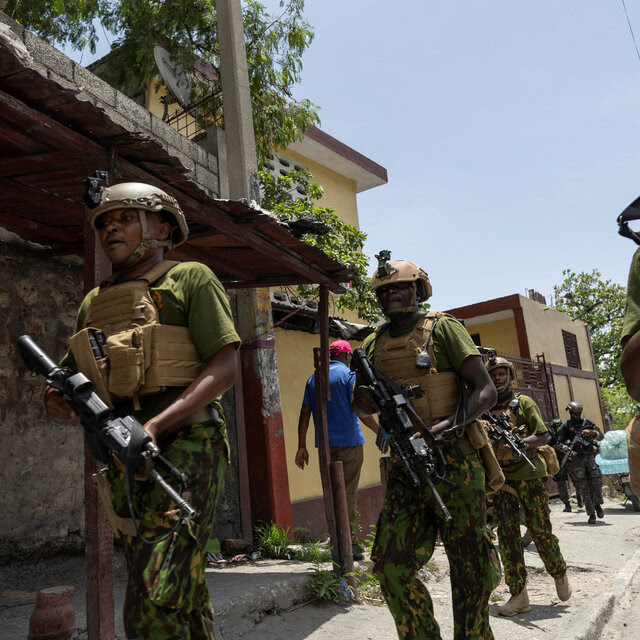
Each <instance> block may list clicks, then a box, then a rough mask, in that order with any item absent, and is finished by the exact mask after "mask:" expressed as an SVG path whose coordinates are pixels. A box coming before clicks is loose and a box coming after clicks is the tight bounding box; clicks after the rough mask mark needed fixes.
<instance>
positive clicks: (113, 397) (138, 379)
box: [69, 260, 204, 409]
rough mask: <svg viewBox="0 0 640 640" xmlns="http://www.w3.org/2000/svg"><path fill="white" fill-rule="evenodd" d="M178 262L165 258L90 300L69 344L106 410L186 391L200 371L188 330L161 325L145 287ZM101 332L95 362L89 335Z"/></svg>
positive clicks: (102, 288)
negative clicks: (101, 343)
mask: <svg viewBox="0 0 640 640" xmlns="http://www.w3.org/2000/svg"><path fill="white" fill-rule="evenodd" d="M177 264H179V263H178V262H174V261H170V260H164V261H162V262H159V263H158V264H157V265H155V266H154V267H153V268H152V269H151V271H149V272H148V273H146V274H145V275H144V276H142V277H140V278H139V279H136V280H128V281H126V282H121V283H117V284H109V283H108V281H107V284H106V285H101V287H100V292H99V293H98V294H97V295H96V296H95V297H94V298H93V299H92V300H91V303H90V305H89V309H88V311H87V316H86V318H85V321H84V328H83V329H82V330H81V331H79V332H78V333H76V334H75V335H73V336H72V337H71V339H70V341H69V345H70V347H71V352H72V353H73V356H74V358H75V360H76V365H77V367H78V370H79V371H81V372H82V373H84V374H85V375H86V376H87V377H88V378H89V379H90V380H91V382H93V384H94V386H95V388H96V392H97V393H98V395H99V396H100V397H101V398H102V400H104V401H105V402H106V403H107V404H109V406H111V407H113V404H114V402H117V401H119V400H123V399H132V400H133V403H134V408H135V409H139V408H140V403H139V398H140V397H142V396H147V395H152V394H156V393H159V392H161V391H164V390H165V389H166V388H167V387H187V386H189V384H190V383H191V382H193V380H195V379H196V378H197V377H198V375H199V374H200V372H201V371H202V369H203V366H204V364H203V362H202V360H201V358H200V355H199V354H198V351H197V350H196V348H195V346H194V344H193V342H192V341H191V337H190V336H189V329H188V327H179V326H173V325H167V324H160V322H159V315H158V308H157V307H156V305H155V304H154V302H153V299H152V297H151V293H150V292H149V284H150V283H152V282H155V281H156V280H157V279H158V278H160V277H161V276H163V275H164V274H165V273H167V272H168V271H169V270H170V269H172V268H173V267H174V266H176V265H177ZM91 329H100V330H101V331H102V332H103V333H104V335H105V338H106V344H105V345H104V347H103V349H104V354H105V357H104V358H100V359H96V358H95V356H94V355H93V352H92V350H91V345H90V342H89V335H88V333H89V331H90V330H91Z"/></svg>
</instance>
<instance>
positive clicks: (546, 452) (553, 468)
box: [538, 444, 560, 476]
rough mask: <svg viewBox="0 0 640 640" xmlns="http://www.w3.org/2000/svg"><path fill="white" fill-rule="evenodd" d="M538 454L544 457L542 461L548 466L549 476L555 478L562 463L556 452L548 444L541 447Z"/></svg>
mask: <svg viewBox="0 0 640 640" xmlns="http://www.w3.org/2000/svg"><path fill="white" fill-rule="evenodd" d="M538 453H539V454H540V455H541V456H542V459H543V460H544V463H545V465H546V466H547V475H548V476H555V475H556V473H558V471H560V463H559V462H558V456H557V455H556V450H555V449H554V448H553V447H551V446H549V445H548V444H544V445H542V446H541V447H538Z"/></svg>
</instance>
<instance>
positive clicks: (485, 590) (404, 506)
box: [372, 448, 500, 640]
mask: <svg viewBox="0 0 640 640" xmlns="http://www.w3.org/2000/svg"><path fill="white" fill-rule="evenodd" d="M448 449H449V450H448V451H447V463H448V466H447V473H446V478H447V480H449V481H450V482H452V483H453V486H452V487H448V486H445V485H443V484H442V483H437V484H436V489H437V491H438V493H439V494H440V496H441V497H442V499H443V500H444V502H445V504H446V505H447V508H448V509H449V511H450V513H451V516H452V520H451V522H449V523H448V524H447V523H445V522H444V520H443V518H442V513H441V511H440V509H439V508H438V506H437V504H436V502H435V499H434V497H433V494H432V493H431V491H430V490H429V489H428V488H427V487H412V486H411V485H410V484H409V480H408V478H407V476H406V474H405V472H404V470H403V469H402V467H401V466H400V465H399V464H393V465H392V468H391V471H390V472H389V477H388V480H387V491H386V494H385V498H384V504H383V506H382V511H381V512H380V517H379V519H378V525H377V532H376V539H375V543H374V548H373V553H372V558H373V560H374V563H375V564H374V567H373V571H374V573H375V575H376V576H377V577H378V579H379V581H380V586H381V588H382V592H383V594H384V597H385V600H386V602H387V604H388V606H389V610H390V611H391V613H392V615H393V617H394V620H395V623H396V628H397V631H398V636H399V638H401V639H402V640H434V639H435V640H437V639H439V638H440V628H439V626H438V623H437V622H436V620H435V617H434V615H433V604H432V601H431V596H430V595H429V592H428V591H427V589H426V587H425V585H424V584H423V583H422V582H421V581H420V580H419V579H418V577H417V575H416V574H417V572H418V571H419V570H420V568H421V567H422V566H423V565H424V564H426V563H427V562H428V561H429V559H430V558H431V556H432V555H433V551H434V548H435V544H436V538H437V535H438V533H439V534H440V537H441V539H442V541H443V543H444V546H445V550H446V553H447V556H448V558H449V566H450V580H451V590H452V606H453V620H454V638H455V640H463V639H466V640H492V639H493V633H492V631H491V628H490V626H489V595H490V594H491V591H493V589H494V588H495V587H496V586H497V584H498V582H499V581H500V564H499V561H498V558H497V554H496V552H495V550H494V548H493V545H492V544H491V542H490V540H489V537H488V534H487V529H486V526H485V525H486V500H485V490H484V468H483V466H482V462H481V461H480V459H479V457H478V455H477V454H476V453H470V454H469V455H468V456H466V457H465V456H461V455H460V456H458V455H457V454H455V455H451V453H450V452H451V449H450V448H448Z"/></svg>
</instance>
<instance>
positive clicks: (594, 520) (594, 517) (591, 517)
mask: <svg viewBox="0 0 640 640" xmlns="http://www.w3.org/2000/svg"><path fill="white" fill-rule="evenodd" d="M595 523H596V516H595V514H594V515H592V516H589V519H588V520H587V524H595Z"/></svg>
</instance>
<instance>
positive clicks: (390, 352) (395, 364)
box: [374, 311, 504, 493]
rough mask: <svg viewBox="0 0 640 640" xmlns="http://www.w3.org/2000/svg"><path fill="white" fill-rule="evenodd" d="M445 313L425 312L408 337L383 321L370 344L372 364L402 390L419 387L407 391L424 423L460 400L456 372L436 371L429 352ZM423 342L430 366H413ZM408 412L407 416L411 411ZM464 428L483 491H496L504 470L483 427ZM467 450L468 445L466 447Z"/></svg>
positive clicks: (433, 420) (430, 422) (449, 410)
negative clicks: (477, 462) (391, 330)
mask: <svg viewBox="0 0 640 640" xmlns="http://www.w3.org/2000/svg"><path fill="white" fill-rule="evenodd" d="M446 315H448V314H446V313H442V312H431V311H430V312H428V313H427V314H426V315H425V316H424V317H423V318H422V319H421V320H419V321H418V324H417V325H416V327H415V329H414V330H413V332H412V333H411V335H410V336H408V337H407V336H406V335H403V336H399V337H398V338H392V337H391V336H390V334H389V331H388V330H385V328H386V326H385V325H383V326H382V327H379V328H378V329H377V330H376V340H375V346H374V361H375V365H376V367H377V368H378V369H380V371H382V373H384V374H385V375H387V376H389V377H390V378H392V379H393V380H395V381H396V382H397V383H398V384H399V385H400V386H402V387H403V389H405V390H407V389H411V388H412V387H413V388H414V389H416V388H417V387H419V391H418V393H417V394H416V392H415V391H414V392H409V393H408V394H407V395H408V396H409V398H410V399H411V404H413V406H414V408H415V410H416V412H417V413H418V415H419V416H420V417H421V418H422V420H423V422H424V423H425V425H427V426H428V427H431V426H433V425H434V424H436V423H437V422H439V421H440V420H442V419H443V418H447V417H448V416H450V415H451V414H452V413H454V411H455V410H456V407H457V406H458V402H459V401H460V388H459V386H458V384H459V383H458V376H457V375H456V374H455V373H454V372H453V371H444V372H441V373H438V370H437V363H436V358H435V355H434V352H433V340H432V332H433V328H434V326H435V324H436V322H437V321H438V320H439V319H440V318H441V317H443V316H446ZM425 345H426V348H427V353H428V354H429V358H430V359H431V367H430V368H429V369H417V368H416V356H417V355H418V354H419V353H420V352H421V351H422V350H423V348H424V347H425ZM416 386H417V387H416ZM417 396H420V397H417ZM409 415H410V416H411V414H409ZM414 426H416V429H417V428H418V425H415V423H414ZM464 432H465V435H466V436H467V440H468V442H469V445H470V447H473V449H476V450H478V453H479V455H480V459H481V460H482V463H483V466H484V469H485V485H486V490H487V492H488V493H491V492H493V491H497V490H498V488H499V487H500V486H502V484H503V483H504V474H503V473H502V470H501V469H500V466H499V464H498V462H497V461H496V458H495V455H494V452H493V448H492V447H491V443H490V441H489V437H488V435H487V433H486V431H485V429H484V428H483V427H482V425H480V424H479V423H478V422H477V421H473V422H470V423H468V424H467V425H466V427H465V430H464ZM469 445H467V446H469ZM471 450H472V449H471V448H470V449H469V451H471ZM463 453H464V451H463Z"/></svg>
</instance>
